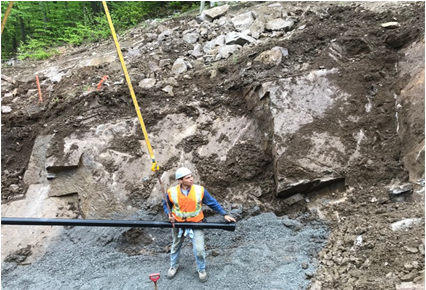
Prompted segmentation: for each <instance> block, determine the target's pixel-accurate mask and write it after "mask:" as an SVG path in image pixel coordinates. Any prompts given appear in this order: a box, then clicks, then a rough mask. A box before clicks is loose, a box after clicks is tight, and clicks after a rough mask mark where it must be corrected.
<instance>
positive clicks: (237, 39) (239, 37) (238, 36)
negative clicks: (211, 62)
mask: <svg viewBox="0 0 426 290" xmlns="http://www.w3.org/2000/svg"><path fill="white" fill-rule="evenodd" d="M255 41H256V39H254V38H253V37H251V36H248V35H246V34H244V33H238V32H235V31H232V32H230V33H228V34H227V35H226V39H225V43H226V44H227V45H231V44H238V45H241V46H243V45H244V44H246V43H252V42H255Z"/></svg>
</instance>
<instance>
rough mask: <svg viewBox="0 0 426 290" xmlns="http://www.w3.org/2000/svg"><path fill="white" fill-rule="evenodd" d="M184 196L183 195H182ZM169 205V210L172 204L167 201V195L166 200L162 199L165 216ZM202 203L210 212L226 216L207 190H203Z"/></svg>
mask: <svg viewBox="0 0 426 290" xmlns="http://www.w3.org/2000/svg"><path fill="white" fill-rule="evenodd" d="M184 194H185V193H184ZM166 202H167V203H168V204H169V207H170V210H172V208H173V202H172V201H171V200H170V199H169V195H168V194H166V198H165V199H163V209H164V212H165V213H166V215H168V214H169V210H168V208H167V204H166ZM202 203H203V204H205V205H207V206H208V207H210V208H211V209H212V210H214V211H215V212H217V213H218V214H220V215H222V216H224V215H226V211H225V210H224V209H223V208H222V206H221V205H220V204H219V203H218V202H217V200H216V199H215V198H214V197H213V196H211V195H210V193H209V192H208V191H207V189H205V188H204V197H203V200H202Z"/></svg>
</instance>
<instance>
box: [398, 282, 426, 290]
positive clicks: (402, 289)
mask: <svg viewBox="0 0 426 290" xmlns="http://www.w3.org/2000/svg"><path fill="white" fill-rule="evenodd" d="M395 289H396V290H422V289H424V286H422V285H416V284H414V283H413V282H402V283H401V284H399V285H396V286H395Z"/></svg>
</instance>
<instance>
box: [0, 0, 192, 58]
mask: <svg viewBox="0 0 426 290" xmlns="http://www.w3.org/2000/svg"><path fill="white" fill-rule="evenodd" d="M9 3H10V1H1V16H2V20H3V19H4V18H3V17H4V15H5V13H6V11H7V8H8V6H9ZM199 3H200V2H199V1H108V2H107V5H108V10H109V11H110V14H111V19H112V21H113V23H114V28H115V30H116V31H117V33H120V32H121V33H123V32H124V31H126V30H127V29H129V28H131V27H134V26H136V25H138V24H139V23H141V22H143V21H145V20H147V19H153V18H162V17H167V16H177V15H179V14H181V13H183V12H186V11H188V10H195V9H199V5H200V4H199ZM110 35H111V31H110V29H109V26H108V21H107V19H106V17H105V12H104V9H103V6H102V2H101V1H14V3H13V7H12V10H11V12H10V14H9V17H8V18H7V23H6V26H5V27H4V31H3V33H2V35H1V59H2V61H7V60H9V59H11V58H18V59H20V60H22V59H26V58H32V59H46V58H48V57H50V56H52V55H57V54H60V50H59V49H58V47H60V46H64V45H80V44H82V43H83V42H96V41H98V40H100V39H105V38H108V37H109V36H110Z"/></svg>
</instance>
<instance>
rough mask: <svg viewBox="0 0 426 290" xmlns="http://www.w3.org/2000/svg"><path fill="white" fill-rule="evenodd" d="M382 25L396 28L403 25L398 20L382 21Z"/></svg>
mask: <svg viewBox="0 0 426 290" xmlns="http://www.w3.org/2000/svg"><path fill="white" fill-rule="evenodd" d="M380 26H382V27H383V28H387V29H395V28H398V27H400V26H401V25H400V24H399V23H398V22H396V21H392V22H386V23H382V24H380Z"/></svg>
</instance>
